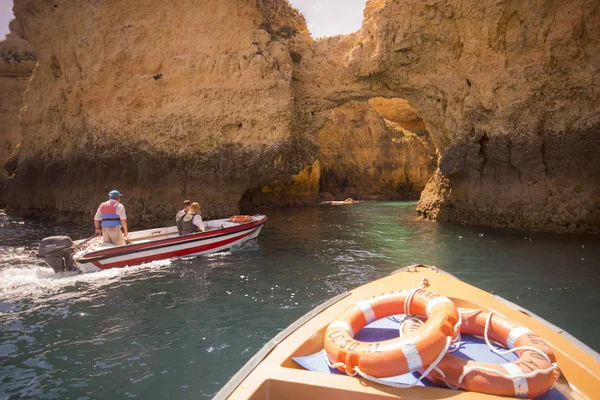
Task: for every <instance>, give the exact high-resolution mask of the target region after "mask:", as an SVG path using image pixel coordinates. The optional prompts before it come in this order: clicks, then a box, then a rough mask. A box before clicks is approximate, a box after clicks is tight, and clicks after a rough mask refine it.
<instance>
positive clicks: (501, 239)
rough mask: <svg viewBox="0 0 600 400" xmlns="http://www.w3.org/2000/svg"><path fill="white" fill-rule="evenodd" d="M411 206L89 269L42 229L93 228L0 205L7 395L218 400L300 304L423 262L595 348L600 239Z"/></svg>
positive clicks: (312, 213) (281, 214) (1, 382)
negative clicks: (52, 245)
mask: <svg viewBox="0 0 600 400" xmlns="http://www.w3.org/2000/svg"><path fill="white" fill-rule="evenodd" d="M415 206H416V204H415V203H414V202H393V203H392V202H390V203H360V204H357V205H349V206H338V207H333V206H325V205H321V206H311V207H300V208H287V209H277V210H275V209H274V210H260V212H261V213H265V214H267V215H268V216H269V221H268V222H267V225H266V226H265V228H264V229H263V231H262V232H261V234H260V236H259V238H258V240H257V241H256V242H252V243H248V244H246V245H245V246H244V247H243V248H241V249H239V250H237V251H234V252H229V253H221V254H216V255H211V256H206V257H196V258H193V257H190V258H184V259H177V260H166V261H161V262H154V263H150V264H148V265H144V266H138V267H132V268H125V269H116V270H108V271H103V272H98V273H92V274H85V275H83V274H74V273H63V274H54V273H53V272H52V270H51V269H49V268H47V267H44V266H43V263H41V262H40V261H39V260H37V259H36V257H35V254H36V251H37V243H38V242H39V240H40V239H41V238H43V237H45V236H50V235H56V234H69V235H70V236H72V237H73V238H82V237H87V236H89V235H90V234H91V233H92V232H91V231H90V230H89V229H82V228H80V227H75V226H72V225H57V224H53V223H50V222H47V221H42V220H21V219H18V218H12V217H2V216H0V225H1V226H0V398H10V397H12V396H14V397H15V398H17V397H19V398H20V397H36V398H60V399H82V400H83V399H102V398H143V399H164V398H180V399H188V398H189V399H192V398H194V399H196V398H199V397H212V396H213V395H214V394H215V393H216V392H217V391H218V390H219V389H220V388H221V387H222V386H223V385H224V384H225V383H226V382H227V380H228V379H229V378H230V377H231V376H232V375H233V374H234V373H235V372H236V371H237V370H238V369H239V368H240V367H242V365H243V364H244V363H245V362H246V361H247V360H248V359H250V357H251V356H252V355H253V354H254V353H255V352H257V351H258V350H259V349H260V348H261V347H262V346H263V345H264V344H265V343H266V342H267V341H268V340H269V339H271V338H272V337H273V336H275V335H276V334H277V333H278V332H279V331H281V330H282V329H285V327H286V326H287V325H288V324H290V323H291V322H293V321H294V320H296V319H297V318H299V317H300V316H302V315H303V314H304V313H306V312H307V311H309V310H310V309H312V308H313V307H315V306H317V305H318V304H320V303H321V302H323V301H324V300H326V299H328V298H330V297H332V296H334V295H336V294H338V293H341V292H343V291H346V290H348V289H351V288H354V287H356V286H359V285H362V284H364V283H366V282H369V281H371V280H373V279H377V278H380V277H383V276H385V275H387V274H389V273H390V272H392V271H394V270H396V269H397V268H400V267H403V266H406V265H408V264H413V263H424V264H430V265H436V266H438V267H440V268H442V269H445V270H446V271H448V272H450V273H452V274H454V275H456V276H457V277H458V278H460V279H462V280H464V281H466V282H468V283H470V284H473V285H476V286H478V287H480V288H482V289H484V290H487V291H490V292H493V293H495V294H498V295H500V296H503V297H505V298H507V299H508V300H511V301H513V302H515V303H518V304H520V305H521V306H523V307H525V308H528V309H529V310H531V311H533V312H535V313H536V314H539V315H540V316H542V317H543V318H545V319H547V320H549V321H550V322H552V323H554V324H556V325H558V326H560V327H562V328H564V329H566V330H567V331H569V332H570V333H571V334H573V335H574V336H576V337H577V338H578V339H580V340H582V341H583V342H584V343H586V344H588V345H589V346H591V347H592V348H594V349H595V350H596V351H600V336H599V335H597V332H598V331H599V330H600V311H599V310H598V307H597V305H598V304H600V292H599V291H598V287H599V283H598V282H599V280H598V278H599V277H600V237H598V236H579V235H577V236H576V235H560V234H544V233H531V232H522V231H514V230H501V229H490V228H481V227H470V226H462V225H454V224H442V223H432V222H428V221H422V220H420V219H418V218H416V215H415V211H414V210H415ZM133 229H135V227H133Z"/></svg>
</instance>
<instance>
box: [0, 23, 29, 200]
mask: <svg viewBox="0 0 600 400" xmlns="http://www.w3.org/2000/svg"><path fill="white" fill-rule="evenodd" d="M10 28H11V33H9V34H8V35H7V38H6V40H3V41H1V42H0V121H2V123H1V124H0V205H3V204H5V202H6V200H5V198H4V188H5V186H6V184H7V182H8V178H9V177H10V176H11V175H12V174H13V173H14V172H15V169H16V166H17V162H18V154H19V143H20V142H21V131H20V127H19V112H20V110H21V105H22V98H23V93H24V92H25V89H26V88H27V81H28V80H29V77H30V76H31V71H32V70H33V68H34V67H35V63H36V57H35V52H34V48H33V46H32V45H31V44H30V43H28V42H27V41H26V40H24V39H23V38H22V36H21V33H20V32H19V29H18V26H17V23H16V21H14V20H13V21H12V23H11V26H10Z"/></svg>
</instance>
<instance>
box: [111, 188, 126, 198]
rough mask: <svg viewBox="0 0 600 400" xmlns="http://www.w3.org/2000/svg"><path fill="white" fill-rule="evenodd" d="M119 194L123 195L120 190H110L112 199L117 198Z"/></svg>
mask: <svg viewBox="0 0 600 400" xmlns="http://www.w3.org/2000/svg"><path fill="white" fill-rule="evenodd" d="M119 196H123V195H122V194H121V193H119V191H118V190H111V191H110V192H108V197H110V198H111V199H116V198H117V197H119Z"/></svg>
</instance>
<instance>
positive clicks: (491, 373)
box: [215, 265, 600, 400]
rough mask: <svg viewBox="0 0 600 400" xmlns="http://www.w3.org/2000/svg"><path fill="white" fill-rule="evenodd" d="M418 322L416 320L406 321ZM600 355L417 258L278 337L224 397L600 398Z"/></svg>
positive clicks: (333, 301)
mask: <svg viewBox="0 0 600 400" xmlns="http://www.w3.org/2000/svg"><path fill="white" fill-rule="evenodd" d="M406 322H408V323H406ZM598 394H600V355H599V354H598V353H596V352H595V351H594V350H592V349H591V348H589V347H588V346H586V345H585V344H583V343H582V342H580V341H579V340H577V339H576V338H574V337H573V336H571V335H570V334H569V333H567V332H566V331H565V330H563V329H561V328H558V327H556V326H554V325H552V324H551V323H549V322H548V321H545V320H544V319H542V318H541V317H539V316H537V315H535V314H534V313H532V312H530V311H528V310H526V309H524V308H522V307H520V306H518V305H516V304H514V303H511V302H510V301H508V300H505V299H503V298H502V297H500V296H497V295H493V294H491V293H488V292H485V291H483V290H481V289H478V288H476V287H474V286H471V285H469V284H467V283H465V282H462V281H460V280H459V279H457V278H456V277H454V276H452V275H450V274H448V273H446V272H444V271H442V270H441V269H439V268H436V267H431V266H425V265H412V266H409V267H406V268H402V269H400V270H398V271H396V272H394V273H392V274H391V275H389V276H387V277H384V278H382V279H380V280H377V281H374V282H371V283H368V284H366V285H363V286H361V287H359V288H357V289H355V290H352V291H349V292H346V293H342V294H340V295H338V296H336V297H334V298H332V299H330V300H329V301H327V302H325V303H324V304H322V305H320V306H318V307H317V308H315V309H314V310H312V311H310V312H309V313H308V314H306V315H305V316H303V317H302V318H300V319H299V320H297V321H296V322H294V323H292V325H290V326H289V327H288V328H287V329H285V330H283V331H282V332H280V333H279V334H278V335H277V336H276V337H275V338H273V339H272V340H271V341H269V342H268V343H267V344H266V345H265V346H264V347H263V348H262V349H261V350H260V351H259V352H258V353H257V354H256V355H254V357H253V358H251V359H250V360H249V361H248V363H247V364H246V365H245V366H243V367H242V368H241V369H240V370H239V372H238V373H237V374H235V375H234V376H233V377H232V378H231V379H230V380H229V382H228V383H227V384H225V386H224V387H223V388H222V389H221V390H220V391H219V392H218V393H217V395H216V397H215V399H217V400H223V399H232V400H233V399H289V400H295V399H351V400H353V399H363V398H369V399H397V398H402V399H446V398H450V397H452V398H456V399H493V398H506V397H520V398H539V399H544V400H549V399H552V400H553V399H592V398H598Z"/></svg>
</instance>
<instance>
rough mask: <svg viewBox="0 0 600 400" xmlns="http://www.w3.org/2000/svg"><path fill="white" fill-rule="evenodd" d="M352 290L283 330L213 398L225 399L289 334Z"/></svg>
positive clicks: (333, 298) (325, 303)
mask: <svg viewBox="0 0 600 400" xmlns="http://www.w3.org/2000/svg"><path fill="white" fill-rule="evenodd" d="M351 294H352V291H350V290H348V291H346V292H343V293H340V294H338V295H337V296H335V297H332V298H330V299H329V300H326V301H325V302H324V303H322V304H320V305H319V306H317V307H315V308H313V309H312V310H310V311H309V312H307V313H306V314H304V315H303V316H301V317H300V318H298V319H297V320H296V321H294V322H293V323H292V324H291V325H289V326H288V327H287V328H285V329H284V330H283V331H281V332H279V333H278V334H277V335H276V336H275V337H274V338H273V339H271V340H269V341H268V342H267V343H266V344H265V345H264V346H263V347H262V348H261V349H260V350H259V351H258V352H257V353H256V354H254V356H252V358H251V359H250V360H248V361H247V362H246V363H245V364H244V365H243V366H242V368H240V369H239V370H238V372H236V373H235V375H233V376H232V377H231V378H230V379H229V380H228V381H227V383H226V384H225V386H223V387H222V388H221V389H220V390H219V391H218V392H217V394H216V395H215V396H214V397H213V400H224V399H227V398H228V397H229V396H230V395H231V394H232V393H233V392H234V391H235V390H236V389H237V388H238V386H240V384H241V383H242V382H243V381H244V380H245V379H246V378H247V377H248V376H249V375H250V374H251V373H252V371H254V370H255V369H256V367H258V365H259V364H260V363H261V362H262V361H263V360H264V359H265V358H267V357H268V356H269V354H270V353H271V351H272V350H273V349H274V348H275V347H277V345H279V343H281V342H283V341H284V340H285V339H286V338H287V337H288V336H290V335H291V334H292V333H294V332H295V331H296V330H297V329H298V328H300V327H301V326H302V325H304V324H305V323H307V322H308V321H310V320H311V319H313V318H314V317H315V316H317V315H318V314H320V313H321V312H323V311H324V310H326V309H328V308H329V307H331V306H332V305H334V304H335V303H337V302H338V301H340V300H342V299H344V298H346V297H348V296H350V295H351Z"/></svg>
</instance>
